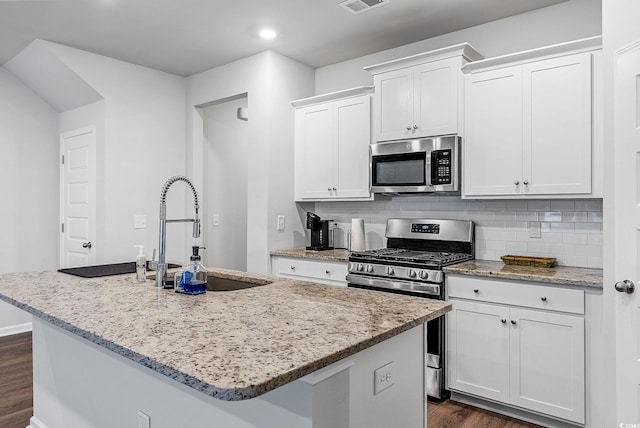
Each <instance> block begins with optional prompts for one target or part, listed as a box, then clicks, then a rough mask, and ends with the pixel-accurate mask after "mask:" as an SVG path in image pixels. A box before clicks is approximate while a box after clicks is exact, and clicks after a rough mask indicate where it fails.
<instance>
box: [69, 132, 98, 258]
mask: <svg viewBox="0 0 640 428" xmlns="http://www.w3.org/2000/svg"><path fill="white" fill-rule="evenodd" d="M60 152H61V165H60V223H61V227H60V267H61V268H69V267H76V266H88V265H92V264H95V261H96V257H95V244H96V242H95V237H96V230H95V229H96V132H95V128H93V127H90V128H83V129H78V130H75V131H71V132H66V133H63V134H61V135H60Z"/></svg>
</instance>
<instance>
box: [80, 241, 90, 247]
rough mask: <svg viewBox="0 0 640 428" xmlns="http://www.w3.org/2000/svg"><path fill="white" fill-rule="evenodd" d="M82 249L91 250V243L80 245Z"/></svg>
mask: <svg viewBox="0 0 640 428" xmlns="http://www.w3.org/2000/svg"><path fill="white" fill-rule="evenodd" d="M82 248H91V241H89V242H85V243H84V244H82Z"/></svg>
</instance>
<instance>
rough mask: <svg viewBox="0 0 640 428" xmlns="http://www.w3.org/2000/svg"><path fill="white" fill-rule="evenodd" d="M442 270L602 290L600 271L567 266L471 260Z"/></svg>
mask: <svg viewBox="0 0 640 428" xmlns="http://www.w3.org/2000/svg"><path fill="white" fill-rule="evenodd" d="M443 270H444V271H445V272H447V273H457V274H461V275H473V276H484V277H492V278H504V279H517V280H521V281H535V282H547V283H551V284H562V285H575V286H581V287H593V288H602V269H591V268H579V267H569V266H555V267H552V268H546V267H532V266H516V265H505V264H504V263H503V262H501V261H493V260H471V261H468V262H464V263H458V264H455V265H452V266H447V267H445V268H444V269H443Z"/></svg>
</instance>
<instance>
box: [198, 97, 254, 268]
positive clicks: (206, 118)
mask: <svg viewBox="0 0 640 428" xmlns="http://www.w3.org/2000/svg"><path fill="white" fill-rule="evenodd" d="M247 108H248V97H247V94H242V95H240V96H237V97H232V98H227V99H224V100H220V101H218V102H214V103H211V104H207V105H206V106H202V107H201V108H200V113H201V116H202V120H203V133H204V135H203V153H202V161H203V182H204V187H203V196H204V198H203V218H204V220H205V221H204V222H203V223H204V228H203V229H204V231H203V243H204V246H205V247H206V248H207V250H206V251H204V254H203V259H204V262H205V265H206V266H211V267H217V268H223V269H233V270H239V271H243V272H246V270H247V214H248V213H247V199H248V178H247V177H248V158H249V147H248V142H249V138H248V120H249V118H248V110H247Z"/></svg>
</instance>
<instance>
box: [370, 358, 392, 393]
mask: <svg viewBox="0 0 640 428" xmlns="http://www.w3.org/2000/svg"><path fill="white" fill-rule="evenodd" d="M394 381H395V363H394V362H393V361H392V362H390V363H389V364H386V365H384V366H382V367H380V368H379V369H377V370H375V371H374V372H373V395H378V394H380V393H381V392H382V391H384V390H385V389H387V388H389V387H390V386H391V385H393V383H394Z"/></svg>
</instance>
